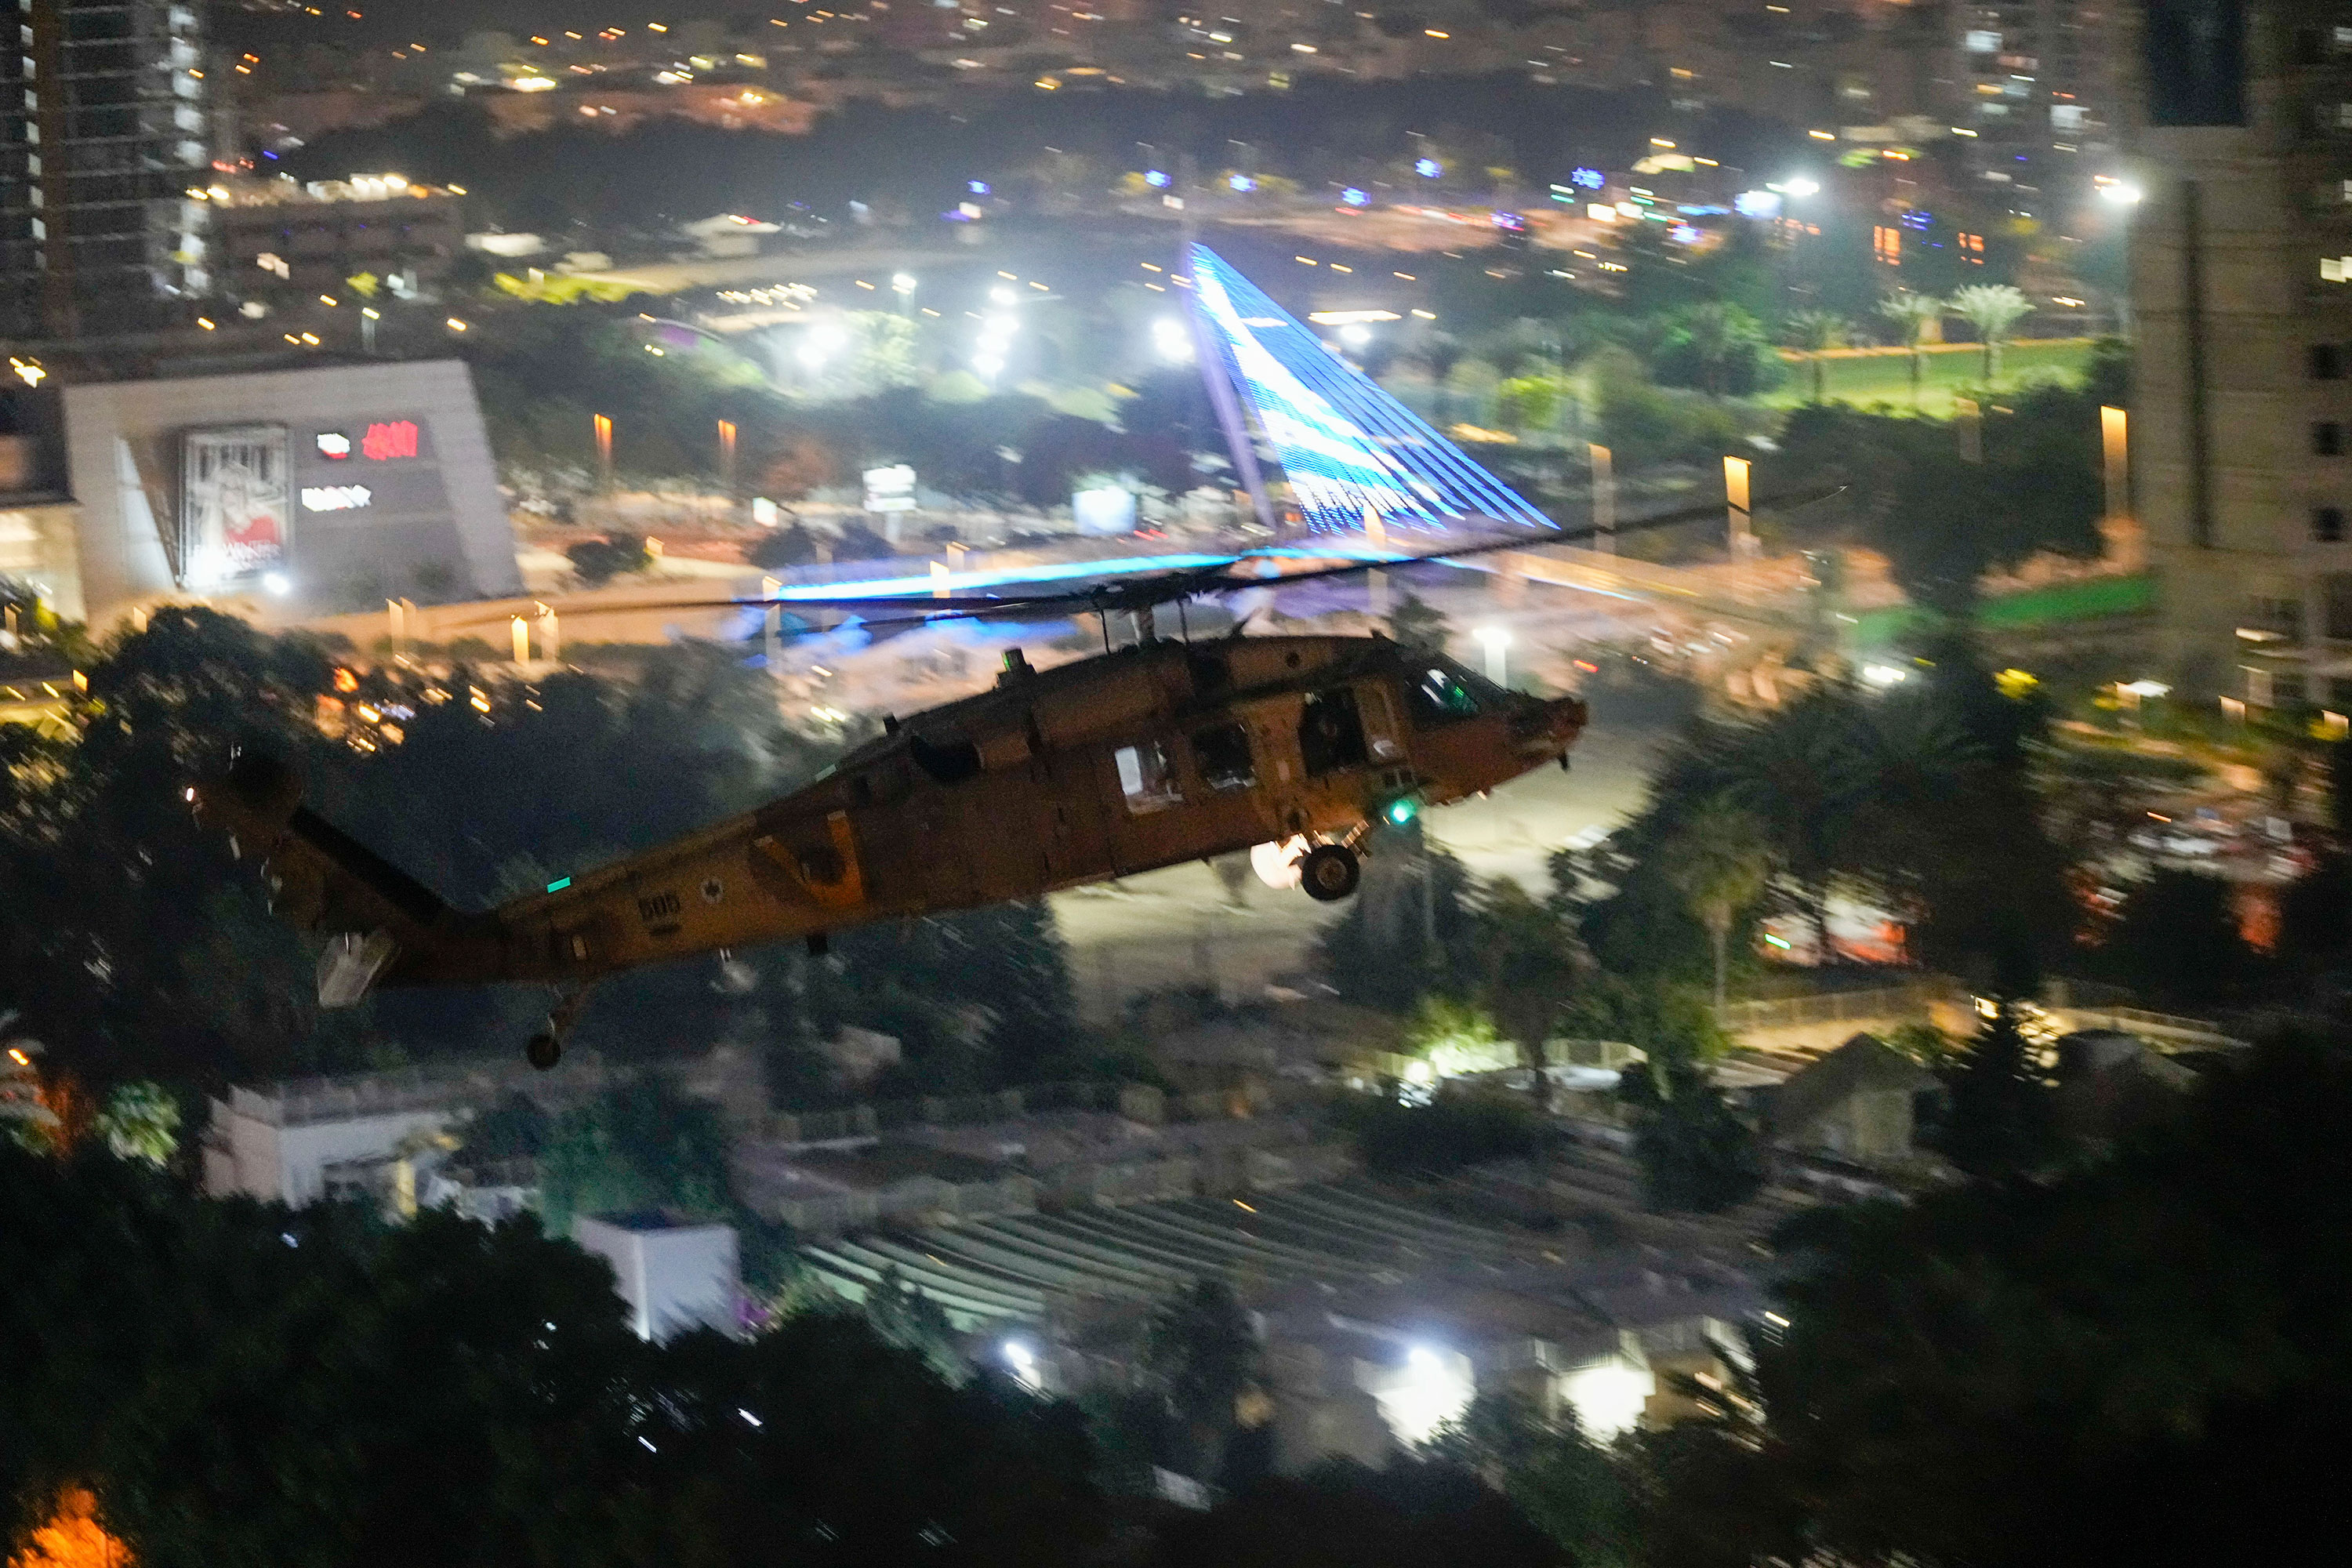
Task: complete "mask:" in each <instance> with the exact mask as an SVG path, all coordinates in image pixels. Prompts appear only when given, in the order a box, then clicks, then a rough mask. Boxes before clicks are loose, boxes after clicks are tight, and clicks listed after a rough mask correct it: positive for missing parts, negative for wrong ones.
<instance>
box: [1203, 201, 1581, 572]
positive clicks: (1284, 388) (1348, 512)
mask: <svg viewBox="0 0 2352 1568" xmlns="http://www.w3.org/2000/svg"><path fill="white" fill-rule="evenodd" d="M1189 257H1190V261H1191V265H1192V285H1193V287H1192V300H1193V302H1194V309H1195V310H1198V311H1199V312H1200V316H1201V319H1202V321H1203V322H1205V323H1206V325H1207V327H1208V329H1209V330H1208V333H1207V336H1208V337H1209V340H1210V342H1211V343H1212V344H1213V347H1214V349H1215V352H1216V355H1217V360H1218V363H1219V367H1220V368H1221V369H1222V370H1223V373H1224V374H1225V375H1226V376H1227V378H1228V379H1229V380H1231V382H1232V383H1233V384H1234V385H1235V386H1236V387H1238V388H1239V389H1240V390H1241V393H1242V395H1243V396H1244V398H1245V399H1246V400H1247V401H1248V403H1249V405H1250V410H1251V412H1252V413H1254V414H1255V415H1256V416H1257V422H1258V427H1259V429H1260V430H1261V431H1263V432H1264V433H1265V438H1266V441H1267V444H1268V445H1270V446H1272V447H1273V448H1274V452H1275V457H1276V459H1277V460H1278V461H1279V462H1280V463H1281V464H1282V470H1283V475H1284V477H1285V478H1286V479H1288V480H1289V482H1290V490H1291V497H1292V500H1295V501H1296V502H1297V506H1298V510H1299V511H1300V512H1301V513H1302V514H1303V515H1304V516H1305V518H1306V520H1307V526H1309V527H1310V528H1314V529H1318V530H1339V529H1358V528H1361V527H1362V526H1363V521H1364V513H1365V512H1366V511H1367V510H1370V511H1371V512H1372V513H1373V514H1375V515H1376V516H1378V517H1379V518H1380V520H1381V522H1382V524H1383V525H1384V526H1387V527H1392V528H1393V527H1405V528H1423V529H1443V528H1445V527H1447V526H1448V525H1450V524H1452V523H1454V522H1457V521H1465V520H1467V519H1473V518H1475V519H1486V520H1492V521H1498V522H1509V523H1520V524H1525V525H1528V526H1532V527H1538V528H1552V527H1555V526H1557V525H1556V524H1554V523H1553V522H1552V521H1551V520H1550V519H1549V518H1547V517H1545V516H1544V515H1543V513H1541V512H1539V511H1538V510H1536V509H1535V508H1534V507H1533V506H1530V505H1529V504H1528V501H1527V500H1525V498H1523V497H1521V496H1520V495H1519V494H1518V493H1517V491H1516V490H1513V489H1511V488H1510V487H1509V486H1508V485H1506V484H1504V483H1503V482H1502V481H1501V480H1500V479H1496V477H1495V476H1494V475H1492V474H1490V473H1488V472H1487V471H1486V469H1485V468H1481V467H1479V466H1478V465H1477V464H1476V463H1475V462H1473V461H1472V460H1471V459H1470V458H1468V457H1467V456H1466V455H1465V454H1464V452H1463V450H1462V448H1461V447H1457V446H1455V445H1454V443H1453V442H1451V441H1449V440H1447V439H1446V438H1445V437H1444V436H1441V435H1440V434H1438V432H1437V431H1436V430H1435V429H1434V428H1433V427H1432V426H1430V425H1428V424H1427V423H1426V422H1425V421H1423V420H1422V419H1421V418H1419V417H1418V416H1415V415H1414V414H1413V413H1412V410H1410V409H1408V408H1406V407H1405V406H1404V405H1402V404H1401V403H1399V402H1398V401H1397V400H1396V399H1395V398H1393V397H1391V396H1390V395H1388V394H1387V393H1385V392H1383V391H1381V389H1380V387H1379V386H1378V385H1376V384H1374V383H1373V381H1372V380H1371V378H1370V376H1367V375H1365V374H1363V373H1362V372H1361V371H1360V370H1358V369H1357V368H1356V367H1355V366H1353V365H1351V364H1349V363H1347V362H1346V361H1345V360H1342V359H1340V358H1339V357H1338V356H1336V355H1334V354H1333V353H1331V352H1330V351H1329V350H1328V349H1327V348H1325V347H1324V345H1323V340H1322V339H1321V338H1319V337H1318V336H1317V335H1316V334H1315V333H1314V332H1313V331H1309V330H1308V329H1307V327H1306V326H1304V325H1302V324H1301V323H1300V322H1299V321H1298V320H1297V318H1296V317H1294V316H1292V315H1291V314H1290V313H1289V312H1288V311H1286V310H1284V309H1283V308H1282V307H1281V306H1279V305H1277V304H1276V303H1275V302H1274V301H1273V300H1270V299H1268V298H1267V297H1266V295H1265V291H1264V290H1263V289H1259V288H1258V287H1257V286H1256V285H1255V284H1254V283H1252V282H1251V281H1250V280H1249V279H1246V278H1244V277H1243V276H1242V274H1241V273H1240V272H1238V271H1237V270H1235V269H1234V267H1233V266H1232V264H1231V263H1229V262H1227V261H1226V260H1225V259H1224V258H1223V257H1221V256H1219V255H1218V254H1217V253H1216V252H1214V251H1213V250H1211V249H1210V248H1209V247H1206V246H1203V245H1195V246H1193V247H1192V248H1191V251H1190V253H1189Z"/></svg>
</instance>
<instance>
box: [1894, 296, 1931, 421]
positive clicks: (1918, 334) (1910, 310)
mask: <svg viewBox="0 0 2352 1568" xmlns="http://www.w3.org/2000/svg"><path fill="white" fill-rule="evenodd" d="M1878 313H1879V314H1880V315H1882V316H1884V317H1885V318H1886V319H1887V320H1888V321H1892V322H1894V323H1895V334H1896V336H1897V338H1898V339H1899V340H1900V341H1901V342H1902V344H1903V346H1904V347H1905V348H1906V349H1909V350H1910V351H1911V406H1912V407H1914V408H1916V407H1918V406H1919V376H1920V373H1921V372H1922V371H1924V370H1925V369H1926V368H1927V355H1925V354H1923V353H1920V352H1919V345H1920V344H1921V343H1924V342H1927V329H1928V327H1929V326H1930V325H1932V324H1933V323H1935V322H1937V321H1942V320H1943V319H1944V302H1943V301H1942V300H1938V299H1937V298H1936V297H1935V296H1934V295H1933V294H1889V295H1888V296H1887V297H1886V298H1885V299H1884V300H1880V301H1879V302H1878Z"/></svg>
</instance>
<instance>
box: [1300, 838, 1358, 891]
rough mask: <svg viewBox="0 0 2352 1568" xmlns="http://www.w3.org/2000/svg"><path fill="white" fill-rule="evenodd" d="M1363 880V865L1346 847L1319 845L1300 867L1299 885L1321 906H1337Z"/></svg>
mask: <svg viewBox="0 0 2352 1568" xmlns="http://www.w3.org/2000/svg"><path fill="white" fill-rule="evenodd" d="M1363 879H1364V865H1363V862H1362V861H1360V860H1359V859H1357V858H1356V852H1355V851H1354V850H1352V849H1350V848H1349V847H1347V846H1346V845H1344V844H1318V845H1317V846H1316V847H1314V848H1312V849H1309V850H1308V851H1307V858H1305V859H1303V860H1301V861H1299V863H1298V885H1299V886H1300V887H1302V888H1304V889H1307V897H1308V898H1310V899H1313V900H1316V901H1317V902H1318V903H1326V904H1336V903H1338V902H1339V900H1341V899H1344V898H1346V897H1347V896H1348V895H1349V894H1350V893H1352V892H1354V891H1355V890H1356V884H1357V883H1359V882H1360V881H1362V880H1363Z"/></svg>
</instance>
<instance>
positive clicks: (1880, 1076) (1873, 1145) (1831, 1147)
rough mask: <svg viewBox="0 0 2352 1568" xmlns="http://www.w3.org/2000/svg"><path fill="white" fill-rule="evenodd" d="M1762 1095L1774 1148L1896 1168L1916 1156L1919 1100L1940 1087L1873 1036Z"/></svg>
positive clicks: (1767, 1130)
mask: <svg viewBox="0 0 2352 1568" xmlns="http://www.w3.org/2000/svg"><path fill="white" fill-rule="evenodd" d="M1757 1092H1758V1093H1759V1095H1760V1096H1761V1097H1762V1098H1763V1100H1764V1130H1765V1133H1766V1136H1767V1137H1768V1138H1769V1140H1770V1141H1771V1142H1773V1143H1774V1144H1776V1145H1778V1146H1780V1147H1781V1148H1783V1149H1787V1150H1789V1151H1790V1152H1795V1153H1804V1154H1822V1155H1827V1156H1829V1157H1830V1158H1832V1159H1836V1160H1850V1161H1853V1162H1854V1163H1858V1164H1885V1163H1898V1164H1899V1163H1903V1162H1906V1161H1908V1160H1910V1159H1912V1158H1913V1157H1914V1156H1915V1155H1916V1152H1917V1149H1916V1143H1915V1137H1916V1132H1917V1130H1918V1109H1919V1103H1920V1101H1921V1100H1922V1099H1923V1098H1930V1097H1933V1096H1936V1095H1938V1094H1940V1093H1941V1092H1942V1085H1941V1084H1940V1083H1939V1082H1938V1081H1937V1078H1936V1076H1935V1074H1933V1073H1931V1072H1929V1071H1927V1068H1923V1067H1921V1066H1920V1065H1919V1064H1918V1063H1916V1062H1915V1061H1913V1060H1912V1059H1911V1058H1908V1057H1906V1056H1905V1055H1903V1053H1902V1052H1900V1051H1898V1050H1896V1049H1895V1048H1894V1047H1892V1046H1889V1045H1887V1044H1886V1043H1885V1041H1883V1040H1881V1039H1879V1038H1878V1037H1876V1036H1874V1035H1856V1036H1854V1037H1853V1038H1852V1039H1849V1040H1848V1041H1846V1043H1845V1044H1843V1045H1842V1046H1840V1047H1838V1048H1837V1049H1835V1050H1833V1051H1832V1052H1830V1053H1829V1054H1828V1055H1827V1056H1825V1057H1822V1058H1820V1059H1819V1060H1817V1061H1813V1062H1811V1063H1808V1064H1807V1065H1806V1066H1805V1067H1803V1068H1801V1069H1799V1070H1798V1071H1797V1072H1795V1073H1793V1074H1791V1075H1790V1077H1789V1078H1788V1079H1786V1080H1784V1081H1783V1082H1781V1083H1780V1084H1779V1085H1778V1086H1776V1087H1773V1088H1770V1089H1760V1090H1758V1091H1757Z"/></svg>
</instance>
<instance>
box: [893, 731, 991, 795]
mask: <svg viewBox="0 0 2352 1568" xmlns="http://www.w3.org/2000/svg"><path fill="white" fill-rule="evenodd" d="M907 751H908V755H910V756H912V757H913V758H914V759H915V765H916V766H917V767H919V768H920V769H922V770H923V771H924V772H925V773H929V774H930V775H931V778H932V780H933V781H934V782H935V783H939V784H961V783H963V781H964V780H966V779H971V778H978V777H979V776H980V746H979V744H978V742H972V741H964V740H954V741H940V742H931V741H926V740H924V739H923V738H922V737H921V736H920V735H909V736H908V737H907Z"/></svg>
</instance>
